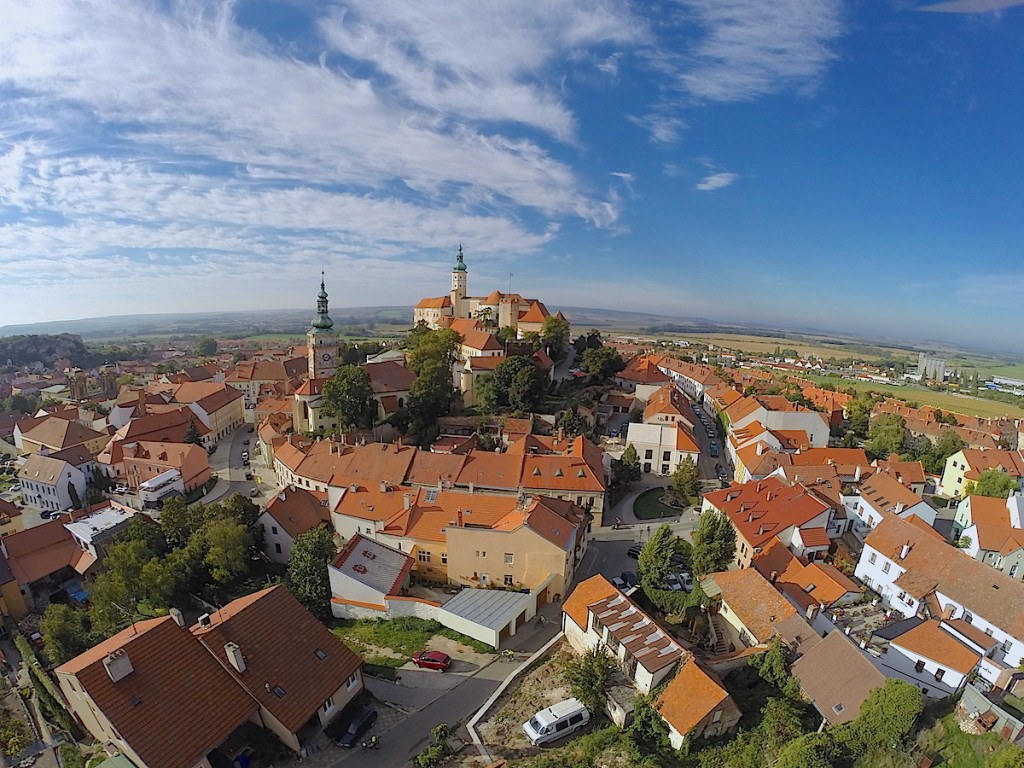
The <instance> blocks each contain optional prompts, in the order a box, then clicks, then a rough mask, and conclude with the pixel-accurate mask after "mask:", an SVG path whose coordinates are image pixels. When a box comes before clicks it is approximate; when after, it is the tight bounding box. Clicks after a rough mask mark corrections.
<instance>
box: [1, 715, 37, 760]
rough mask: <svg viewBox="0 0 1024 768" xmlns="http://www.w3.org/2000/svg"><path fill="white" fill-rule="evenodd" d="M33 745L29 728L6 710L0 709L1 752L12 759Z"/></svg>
mask: <svg viewBox="0 0 1024 768" xmlns="http://www.w3.org/2000/svg"><path fill="white" fill-rule="evenodd" d="M31 743H32V737H31V735H30V731H29V729H28V726H27V725H26V724H25V723H23V722H22V721H21V720H18V719H17V718H16V717H14V715H12V714H11V713H10V712H8V711H7V710H6V709H2V708H0V750H2V751H3V753H4V754H5V755H7V756H8V757H10V756H11V755H16V754H18V753H19V752H21V751H23V750H25V749H26V748H27V747H28V746H29V744H31Z"/></svg>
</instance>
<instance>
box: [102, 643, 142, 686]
mask: <svg viewBox="0 0 1024 768" xmlns="http://www.w3.org/2000/svg"><path fill="white" fill-rule="evenodd" d="M103 668H104V669H106V670H107V674H108V675H110V679H111V680H112V681H114V682H115V683H116V682H118V681H120V680H124V679H125V678H126V677H128V675H130V674H131V673H132V672H134V671H135V667H133V666H132V663H131V661H130V660H129V659H128V652H127V651H125V649H124V648H118V649H117V650H116V651H111V652H110V653H108V654H107V655H106V656H104V657H103Z"/></svg>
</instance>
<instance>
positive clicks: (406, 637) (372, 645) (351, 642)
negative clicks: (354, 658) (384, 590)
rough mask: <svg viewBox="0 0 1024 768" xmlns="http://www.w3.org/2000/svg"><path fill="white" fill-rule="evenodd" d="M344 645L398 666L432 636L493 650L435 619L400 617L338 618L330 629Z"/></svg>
mask: <svg viewBox="0 0 1024 768" xmlns="http://www.w3.org/2000/svg"><path fill="white" fill-rule="evenodd" d="M331 631H332V632H334V634H336V635H337V636H338V637H339V638H340V639H341V640H342V642H344V643H345V644H346V645H348V646H349V647H350V648H351V649H352V650H354V651H355V652H356V653H358V654H360V655H363V656H364V657H365V658H366V662H367V663H368V664H371V665H375V666H378V667H400V666H402V665H403V664H405V662H407V661H408V660H409V659H410V658H411V657H412V655H413V654H414V653H416V652H417V651H422V650H423V649H425V648H426V647H427V643H428V642H429V641H430V638H432V637H433V636H434V635H442V636H443V637H447V638H449V639H451V640H455V641H457V642H460V643H462V644H463V645H465V646H467V647H469V648H472V649H473V650H474V651H476V652H477V653H493V652H494V649H493V648H491V646H489V645H487V644H485V643H481V642H480V641H479V640H474V639H473V638H471V637H466V636H465V635H463V634H460V633H459V632H456V631H455V630H453V629H448V628H447V627H443V626H441V624H439V623H438V622H436V621H430V620H429V619H418V618H415V617H402V618H398V619H359V620H341V621H338V622H336V623H335V624H334V626H333V627H332V628H331Z"/></svg>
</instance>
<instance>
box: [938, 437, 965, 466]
mask: <svg viewBox="0 0 1024 768" xmlns="http://www.w3.org/2000/svg"><path fill="white" fill-rule="evenodd" d="M966 447H967V444H966V443H964V441H963V438H961V437H960V435H958V434H957V433H956V432H954V431H953V430H951V429H944V430H942V431H941V432H940V433H939V436H938V438H937V439H936V440H935V455H936V456H937V457H938V460H939V462H941V465H942V466H940V467H939V472H941V471H942V468H943V467H944V466H945V463H946V459H948V458H949V457H950V456H952V455H953V454H954V453H958V452H960V451H962V450H963V449H964V448H966Z"/></svg>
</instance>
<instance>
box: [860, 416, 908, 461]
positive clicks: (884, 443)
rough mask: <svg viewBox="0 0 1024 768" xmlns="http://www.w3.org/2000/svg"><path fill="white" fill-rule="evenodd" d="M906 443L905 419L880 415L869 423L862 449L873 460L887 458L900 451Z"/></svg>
mask: <svg viewBox="0 0 1024 768" xmlns="http://www.w3.org/2000/svg"><path fill="white" fill-rule="evenodd" d="M906 442H907V422H906V419H904V418H903V417H902V416H897V415H896V414H894V413H882V414H879V415H878V416H876V417H875V419H874V420H873V421H872V422H871V426H870V427H869V428H868V441H867V443H865V445H864V449H865V450H866V451H867V452H868V453H869V454H870V455H871V456H872V457H873V458H887V457H888V456H890V455H892V454H894V453H899V452H900V451H902V450H903V446H904V444H905V443H906Z"/></svg>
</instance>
